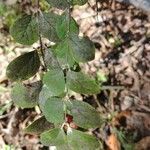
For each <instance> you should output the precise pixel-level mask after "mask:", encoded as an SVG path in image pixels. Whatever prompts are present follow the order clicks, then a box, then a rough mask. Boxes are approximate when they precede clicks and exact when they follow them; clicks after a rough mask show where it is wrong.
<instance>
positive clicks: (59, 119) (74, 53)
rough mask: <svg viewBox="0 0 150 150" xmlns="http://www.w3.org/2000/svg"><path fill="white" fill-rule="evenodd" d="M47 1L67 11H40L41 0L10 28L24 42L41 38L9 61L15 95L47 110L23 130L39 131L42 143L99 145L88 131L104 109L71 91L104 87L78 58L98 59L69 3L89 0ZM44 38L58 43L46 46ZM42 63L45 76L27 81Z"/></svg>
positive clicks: (72, 147) (71, 147) (23, 103)
mask: <svg viewBox="0 0 150 150" xmlns="http://www.w3.org/2000/svg"><path fill="white" fill-rule="evenodd" d="M46 1H47V2H48V3H49V4H50V6H52V7H56V8H58V9H62V10H63V13H62V14H61V15H58V14H55V13H53V12H49V11H48V10H47V11H45V12H42V11H41V10H40V5H39V1H37V2H38V9H37V11H36V12H34V13H31V14H22V15H21V16H20V17H19V18H17V20H16V21H15V22H14V24H13V25H12V27H11V29H10V33H11V35H12V37H13V38H14V40H15V41H16V42H18V43H20V44H24V45H32V44H33V43H35V42H37V41H39V43H40V44H39V45H40V46H39V47H38V48H37V49H34V50H33V51H31V52H27V53H25V54H23V55H21V56H19V57H17V58H16V59H14V60H13V61H12V62H11V63H10V64H9V65H8V67H7V76H8V78H10V80H12V81H15V82H16V83H15V85H14V87H13V89H12V100H13V101H14V103H15V104H16V105H18V106H19V107H21V108H32V107H35V106H36V105H38V106H39V108H40V109H41V111H42V115H43V116H42V117H40V118H39V119H37V120H35V121H34V122H33V123H32V124H31V125H29V126H28V127H27V128H26V129H25V132H27V133H31V134H33V133H35V134H39V135H40V140H41V142H42V144H43V145H46V146H56V148H57V149H58V150H59V149H60V150H65V149H66V150H95V149H99V141H98V140H97V139H96V137H94V136H92V135H89V134H87V133H85V131H87V130H88V129H89V128H93V129H95V128H97V127H100V126H101V123H102V118H101V117H100V114H99V113H98V112H97V111H96V110H95V108H93V107H92V106H91V105H89V104H88V103H86V102H83V101H79V100H75V99H73V100H72V99H70V91H74V92H76V93H80V94H97V93H99V92H100V86H99V83H97V82H96V80H95V79H94V78H92V77H91V76H89V75H87V74H84V73H83V72H82V71H81V68H80V67H79V63H80V62H82V63H86V62H88V61H91V60H93V59H94V57H95V48H94V45H93V43H92V42H91V41H90V39H89V38H88V37H79V35H78V34H79V27H78V25H77V23H76V22H75V20H74V19H73V18H72V17H71V14H70V12H71V10H70V9H71V7H73V6H74V5H83V4H85V3H86V2H87V0H70V1H69V0H46ZM43 38H47V39H48V40H49V41H52V42H54V43H55V44H54V45H53V46H51V47H46V46H44V44H43ZM40 66H44V71H43V72H42V74H41V73H40V75H41V80H40V81H37V82H33V83H30V84H28V85H27V84H25V83H24V82H23V81H25V80H28V79H29V78H30V77H33V76H34V75H35V74H37V73H38V71H39V67H40ZM81 129H82V131H81ZM83 131H84V132H83Z"/></svg>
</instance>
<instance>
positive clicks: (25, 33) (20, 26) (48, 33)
mask: <svg viewBox="0 0 150 150" xmlns="http://www.w3.org/2000/svg"><path fill="white" fill-rule="evenodd" d="M68 29H69V30H70V32H76V33H78V32H79V29H78V25H77V24H76V22H75V21H74V19H73V18H72V17H71V18H70V16H69V14H67V13H66V12H65V13H64V14H62V15H61V16H60V15H57V14H54V13H50V12H49V13H45V12H43V13H40V14H39V15H38V16H37V17H36V16H32V15H27V14H24V15H23V16H20V17H19V18H17V20H16V21H15V23H14V24H13V25H12V27H11V29H10V34H11V35H12V37H13V38H14V39H15V40H16V41H17V42H18V43H20V44H24V45H32V44H33V43H34V42H36V41H37V40H38V39H39V34H41V35H42V36H43V37H45V38H47V39H49V40H50V41H53V42H58V41H60V40H61V39H63V38H64V36H66V34H67V32H68Z"/></svg>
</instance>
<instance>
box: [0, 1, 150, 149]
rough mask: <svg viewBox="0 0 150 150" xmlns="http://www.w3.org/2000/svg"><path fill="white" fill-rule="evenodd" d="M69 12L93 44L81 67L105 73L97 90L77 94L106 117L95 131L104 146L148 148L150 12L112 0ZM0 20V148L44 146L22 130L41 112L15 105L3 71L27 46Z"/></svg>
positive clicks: (89, 71)
mask: <svg viewBox="0 0 150 150" xmlns="http://www.w3.org/2000/svg"><path fill="white" fill-rule="evenodd" d="M72 16H73V17H74V19H75V20H76V21H77V23H78V24H79V26H80V31H81V33H80V35H86V36H88V37H89V38H90V39H91V40H92V41H93V42H94V44H95V47H96V54H95V59H94V60H93V61H91V62H89V63H87V64H81V65H82V68H83V69H84V71H85V72H87V73H89V74H92V75H96V74H97V73H98V74H100V75H101V78H104V80H105V78H107V81H105V82H104V83H103V86H102V91H101V93H100V94H98V95H94V96H85V95H75V97H77V98H81V99H82V100H84V101H86V102H88V103H90V104H92V105H93V106H94V107H95V108H97V110H98V111H100V112H101V113H102V115H104V116H106V117H107V118H110V120H108V124H107V125H105V126H103V127H102V128H101V129H96V130H95V131H93V133H94V134H95V135H96V136H97V137H98V138H100V139H101V140H102V143H103V144H104V147H105V149H106V150H107V149H108V150H121V148H122V149H125V150H130V149H129V147H130V148H131V144H135V148H134V149H136V150H149V149H150V17H149V16H148V14H147V13H146V12H143V11H142V10H139V9H136V8H135V7H133V6H131V5H130V6H129V5H125V4H120V3H118V2H115V1H113V2H112V3H110V2H108V3H106V2H103V3H101V4H98V9H97V6H96V3H94V2H92V1H91V2H89V4H86V5H84V6H81V7H75V9H74V10H73V12H72ZM0 21H1V22H0V41H1V42H0V150H1V149H2V150H5V149H7V148H9V147H11V150H13V149H14V150H40V149H41V150H43V149H48V148H47V147H43V146H42V145H41V144H40V142H39V138H38V136H35V135H28V134H25V133H24V132H23V129H24V128H25V126H26V125H27V124H29V123H30V122H32V121H33V120H35V119H36V118H38V116H39V115H40V111H39V109H38V108H33V109H21V108H17V107H16V106H14V104H13V103H12V101H11V97H10V91H11V88H12V86H13V83H12V82H10V81H9V80H8V79H7V77H6V75H5V72H6V67H7V65H8V63H9V62H10V61H11V60H13V59H14V58H15V57H17V56H19V55H20V54H21V53H24V52H26V51H30V50H31V48H30V47H24V46H22V45H19V44H16V43H14V42H13V41H12V39H11V37H10V35H9V33H8V29H7V28H6V27H5V25H4V24H3V22H2V20H0ZM114 129H116V130H114ZM134 149H133V150H134ZM131 150H132V148H131Z"/></svg>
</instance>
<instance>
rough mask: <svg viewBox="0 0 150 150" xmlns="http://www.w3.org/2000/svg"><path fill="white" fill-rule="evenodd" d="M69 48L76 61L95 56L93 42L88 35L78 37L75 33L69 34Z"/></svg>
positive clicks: (83, 60)
mask: <svg viewBox="0 0 150 150" xmlns="http://www.w3.org/2000/svg"><path fill="white" fill-rule="evenodd" d="M69 48H70V50H71V51H72V55H73V57H74V59H75V60H76V61H77V62H87V61H91V60H93V59H94V57H95V47H94V44H93V43H92V42H91V41H90V40H89V38H88V37H83V38H81V37H79V36H78V35H77V34H70V36H69Z"/></svg>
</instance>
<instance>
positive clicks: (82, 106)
mask: <svg viewBox="0 0 150 150" xmlns="http://www.w3.org/2000/svg"><path fill="white" fill-rule="evenodd" d="M67 108H68V110H69V111H70V114H71V115H72V116H73V121H74V122H75V123H76V124H77V125H78V126H79V127H82V128H85V129H88V128H96V127H99V126H100V125H101V123H102V119H101V118H100V115H99V113H98V112H97V111H96V110H95V109H94V108H93V107H92V106H91V105H89V104H88V103H85V102H82V101H77V100H75V101H71V103H70V102H68V103H67Z"/></svg>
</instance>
